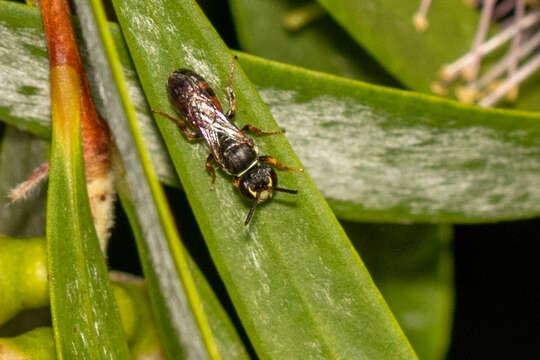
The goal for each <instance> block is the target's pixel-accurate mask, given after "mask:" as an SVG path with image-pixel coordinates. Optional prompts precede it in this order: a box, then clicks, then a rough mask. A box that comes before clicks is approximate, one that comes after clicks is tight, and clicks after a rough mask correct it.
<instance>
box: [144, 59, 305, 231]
mask: <svg viewBox="0 0 540 360" xmlns="http://www.w3.org/2000/svg"><path fill="white" fill-rule="evenodd" d="M234 59H235V60H236V56H235V57H234ZM234 64H235V61H234V60H233V61H232V63H231V67H230V71H229V82H228V86H227V97H228V100H229V110H228V111H227V113H224V112H223V108H222V106H221V103H220V102H219V100H218V98H217V96H216V94H215V93H214V91H213V90H212V89H211V88H210V86H209V85H208V83H207V82H206V81H205V80H204V79H203V78H202V77H201V76H200V75H198V74H196V73H195V72H193V71H192V70H188V69H179V70H176V71H174V72H173V73H172V74H171V75H170V76H169V78H168V80H167V91H168V94H169V98H170V100H171V102H172V103H173V105H174V107H175V108H176V110H177V112H178V113H180V114H181V115H182V116H183V118H184V119H185V120H183V119H178V118H176V117H173V116H171V115H169V114H167V113H164V112H161V111H156V110H152V111H153V112H154V113H156V114H159V115H162V116H165V117H167V118H168V119H170V120H172V121H174V122H175V123H176V124H177V125H178V127H180V129H181V130H182V132H183V133H184V134H185V135H186V137H187V138H188V139H189V140H197V139H200V138H202V139H203V140H204V142H205V144H206V145H207V146H208V148H209V149H210V154H209V155H208V158H207V159H206V163H205V167H206V169H207V171H208V172H209V173H210V175H211V176H212V182H211V185H210V189H211V190H212V189H213V187H214V183H215V181H216V172H215V169H214V167H213V165H212V163H213V162H216V163H217V164H218V165H219V166H220V167H221V169H223V171H225V172H226V173H227V174H229V175H232V176H233V177H234V178H233V185H234V186H235V187H237V188H238V189H239V190H240V193H241V194H242V195H243V196H245V197H246V198H248V199H250V200H253V203H252V205H251V208H250V210H249V213H248V215H247V218H246V220H245V222H244V224H245V225H248V224H249V222H250V220H251V218H252V217H253V213H254V211H255V207H256V206H257V204H260V203H262V202H264V201H265V200H267V199H269V198H271V197H272V196H273V193H274V191H278V192H284V193H289V194H297V193H298V191H297V190H291V189H285V188H281V187H278V186H277V184H278V178H277V174H276V172H275V171H274V170H273V169H272V168H271V167H269V166H267V165H265V164H270V165H274V166H276V167H278V168H280V169H286V170H296V171H304V170H303V169H301V168H293V167H289V166H285V165H283V164H282V163H280V162H279V161H277V160H276V159H275V158H273V157H271V156H268V155H263V156H259V154H258V149H257V146H256V145H255V142H254V141H253V139H252V138H251V137H250V136H249V135H247V134H246V132H247V131H251V132H253V133H254V134H256V135H276V134H282V131H262V130H260V129H258V128H256V127H254V126H252V125H245V126H244V127H243V128H241V129H239V128H238V127H236V125H235V124H234V123H233V122H232V119H233V117H234V115H235V112H236V99H235V95H234V90H233V88H232V79H233V73H234Z"/></svg>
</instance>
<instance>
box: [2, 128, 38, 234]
mask: <svg viewBox="0 0 540 360" xmlns="http://www.w3.org/2000/svg"><path fill="white" fill-rule="evenodd" d="M46 152H47V142H46V141H45V140H43V138H40V137H36V136H35V135H31V134H29V133H27V132H23V131H20V130H17V129H16V128H14V127H11V126H8V127H7V128H6V130H5V133H4V135H3V138H2V143H1V145H0V234H5V235H10V236H15V237H31V236H43V235H44V234H45V199H46V193H45V187H44V186H42V185H40V186H38V187H37V188H36V189H34V190H33V191H32V192H31V193H30V194H29V196H27V197H26V198H25V199H24V200H21V201H18V202H16V203H14V204H10V200H9V198H8V197H7V195H8V193H9V192H10V191H11V190H12V189H13V188H15V187H16V186H17V185H19V184H20V183H22V182H23V181H25V180H27V179H28V176H29V175H30V174H31V173H32V171H34V170H35V169H36V168H37V167H38V166H39V165H41V164H42V163H43V162H44V161H46Z"/></svg>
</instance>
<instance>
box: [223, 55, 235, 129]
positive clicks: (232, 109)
mask: <svg viewBox="0 0 540 360" xmlns="http://www.w3.org/2000/svg"><path fill="white" fill-rule="evenodd" d="M237 58H238V57H237V56H236V55H235V56H234V58H233V61H232V62H231V69H230V70H229V84H228V85H227V97H228V98H229V111H227V114H226V116H227V119H229V120H231V119H232V118H233V117H234V114H235V113H236V97H235V96H234V90H233V87H232V80H233V74H234V62H235V61H236V59H237Z"/></svg>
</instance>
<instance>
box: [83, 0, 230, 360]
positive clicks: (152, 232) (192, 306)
mask: <svg viewBox="0 0 540 360" xmlns="http://www.w3.org/2000/svg"><path fill="white" fill-rule="evenodd" d="M76 4H77V13H78V15H79V18H80V20H81V25H82V30H83V34H84V35H85V36H84V38H85V41H86V43H87V47H88V48H90V49H92V57H91V58H90V61H91V63H92V66H93V68H94V69H95V73H94V75H95V78H96V82H97V84H98V86H99V89H100V92H99V94H100V97H101V99H102V101H103V102H104V110H105V113H104V115H105V117H106V118H107V119H109V124H110V127H111V131H112V134H113V135H114V138H115V143H116V145H117V147H118V150H119V153H120V155H121V157H122V160H123V161H124V162H125V168H124V171H123V172H124V173H125V176H126V180H127V181H126V183H127V185H128V188H129V189H130V190H131V191H130V193H131V194H132V199H133V203H134V204H135V206H134V208H135V212H136V214H137V218H138V220H139V223H140V225H141V228H142V229H143V232H144V234H145V236H144V240H145V243H143V242H142V241H139V242H138V244H139V245H141V246H142V247H143V248H144V250H143V251H141V253H142V254H144V255H146V256H148V258H147V259H145V260H144V262H145V263H146V262H150V263H151V267H152V271H149V281H150V282H151V283H152V287H151V288H152V289H153V290H158V291H153V292H152V297H153V303H154V304H156V305H158V306H156V313H158V323H159V324H160V330H161V333H162V336H163V337H164V339H165V340H164V345H165V350H166V352H167V354H168V356H169V357H170V358H174V357H178V356H180V355H182V356H184V357H186V358H193V359H207V358H208V359H210V358H212V359H219V353H218V350H217V346H216V344H215V343H214V339H213V336H212V332H211V329H210V326H209V324H208V320H207V319H206V315H205V313H204V310H203V309H202V303H201V300H200V297H199V295H198V293H197V290H196V288H195V283H194V280H193V277H192V274H191V270H190V269H189V266H188V264H187V255H186V250H185V249H184V247H183V245H182V243H181V240H180V236H179V234H178V232H177V230H176V227H175V224H174V219H173V217H172V215H171V213H170V209H169V207H168V204H167V200H166V198H165V195H164V193H163V189H162V188H161V185H160V184H159V182H158V180H157V176H156V173H155V170H154V168H153V166H152V164H151V162H150V156H149V153H148V149H147V148H146V145H145V143H144V140H143V138H142V135H141V129H140V126H139V124H138V123H137V118H136V115H135V109H134V107H133V105H132V104H131V101H130V99H129V94H128V92H127V86H126V82H125V78H124V74H123V72H122V67H121V63H120V61H119V57H118V52H117V50H116V48H115V45H114V42H113V39H112V36H111V34H110V32H109V28H108V23H107V20H106V16H105V11H104V9H103V7H102V4H101V3H100V2H99V1H92V2H91V4H88V3H87V2H84V1H80V2H79V1H76ZM145 268H146V270H149V266H148V264H146V266H145ZM163 305H165V308H166V310H167V311H166V312H163V309H164V306H163Z"/></svg>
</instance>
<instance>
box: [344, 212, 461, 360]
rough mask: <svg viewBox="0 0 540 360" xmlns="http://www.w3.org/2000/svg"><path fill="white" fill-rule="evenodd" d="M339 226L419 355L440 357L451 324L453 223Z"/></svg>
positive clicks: (346, 224) (444, 351) (425, 357)
mask: <svg viewBox="0 0 540 360" xmlns="http://www.w3.org/2000/svg"><path fill="white" fill-rule="evenodd" d="M343 226H344V228H345V230H346V231H347V234H348V235H349V236H350V238H351V241H352V242H353V244H354V245H355V247H356V248H357V249H358V252H359V253H360V255H361V256H362V258H363V259H364V260H365V262H366V266H367V268H368V269H369V272H370V274H371V275H372V276H373V279H374V281H375V283H376V284H377V286H378V287H379V289H380V290H381V293H382V294H383V296H384V298H385V299H386V301H387V302H388V305H389V306H390V309H391V310H392V312H393V313H394V314H395V316H396V318H397V320H398V322H399V323H400V325H401V327H402V328H403V331H404V332H405V335H407V338H408V339H409V340H410V341H411V345H412V346H413V347H414V349H415V350H416V352H417V354H418V357H419V358H420V359H426V360H427V359H433V360H434V359H444V358H445V357H446V351H447V348H448V344H449V340H450V331H451V329H452V312H453V291H454V285H453V276H452V275H453V265H452V257H451V250H450V242H451V240H452V227H451V226H450V225H388V224H385V225H374V224H361V223H349V222H344V223H343Z"/></svg>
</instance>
